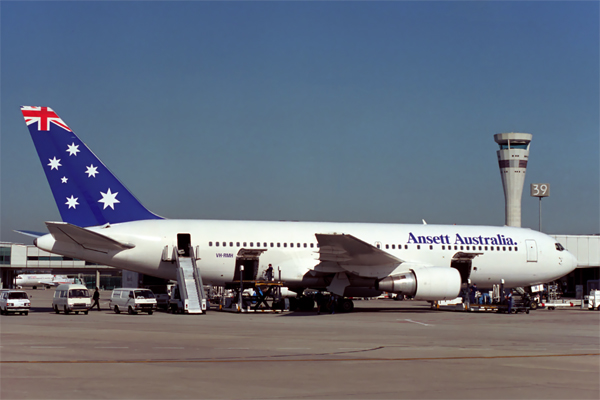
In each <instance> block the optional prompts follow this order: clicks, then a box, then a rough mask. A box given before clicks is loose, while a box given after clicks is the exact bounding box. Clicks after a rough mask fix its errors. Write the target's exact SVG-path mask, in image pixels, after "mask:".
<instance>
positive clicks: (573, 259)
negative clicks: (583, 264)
mask: <svg viewBox="0 0 600 400" xmlns="http://www.w3.org/2000/svg"><path fill="white" fill-rule="evenodd" d="M568 253H569V262H570V264H571V267H572V268H573V269H575V268H577V264H578V263H577V257H575V255H574V254H573V253H571V252H568Z"/></svg>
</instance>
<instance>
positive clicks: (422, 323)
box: [396, 319, 433, 326]
mask: <svg viewBox="0 0 600 400" xmlns="http://www.w3.org/2000/svg"><path fill="white" fill-rule="evenodd" d="M396 321H400V322H405V321H406V322H412V323H413V324H420V325H425V326H433V325H431V324H426V323H424V322H419V321H413V320H412V319H397V320H396Z"/></svg>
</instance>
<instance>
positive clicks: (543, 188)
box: [531, 183, 550, 197]
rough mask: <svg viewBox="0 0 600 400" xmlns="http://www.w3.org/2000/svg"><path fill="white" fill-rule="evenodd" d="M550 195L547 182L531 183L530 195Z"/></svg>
mask: <svg viewBox="0 0 600 400" xmlns="http://www.w3.org/2000/svg"><path fill="white" fill-rule="evenodd" d="M548 196H550V184H549V183H532V184H531V197H548Z"/></svg>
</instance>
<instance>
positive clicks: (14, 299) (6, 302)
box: [0, 290, 31, 315]
mask: <svg viewBox="0 0 600 400" xmlns="http://www.w3.org/2000/svg"><path fill="white" fill-rule="evenodd" d="M30 307H31V302H30V301H29V297H28V296H27V293H26V292H24V291H22V290H3V291H2V292H1V293H0V314H5V315H8V314H10V313H13V314H16V313H19V314H21V315H27V314H29V308H30Z"/></svg>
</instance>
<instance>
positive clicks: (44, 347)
mask: <svg viewBox="0 0 600 400" xmlns="http://www.w3.org/2000/svg"><path fill="white" fill-rule="evenodd" d="M29 347H30V348H32V349H64V348H66V346H29Z"/></svg>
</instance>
